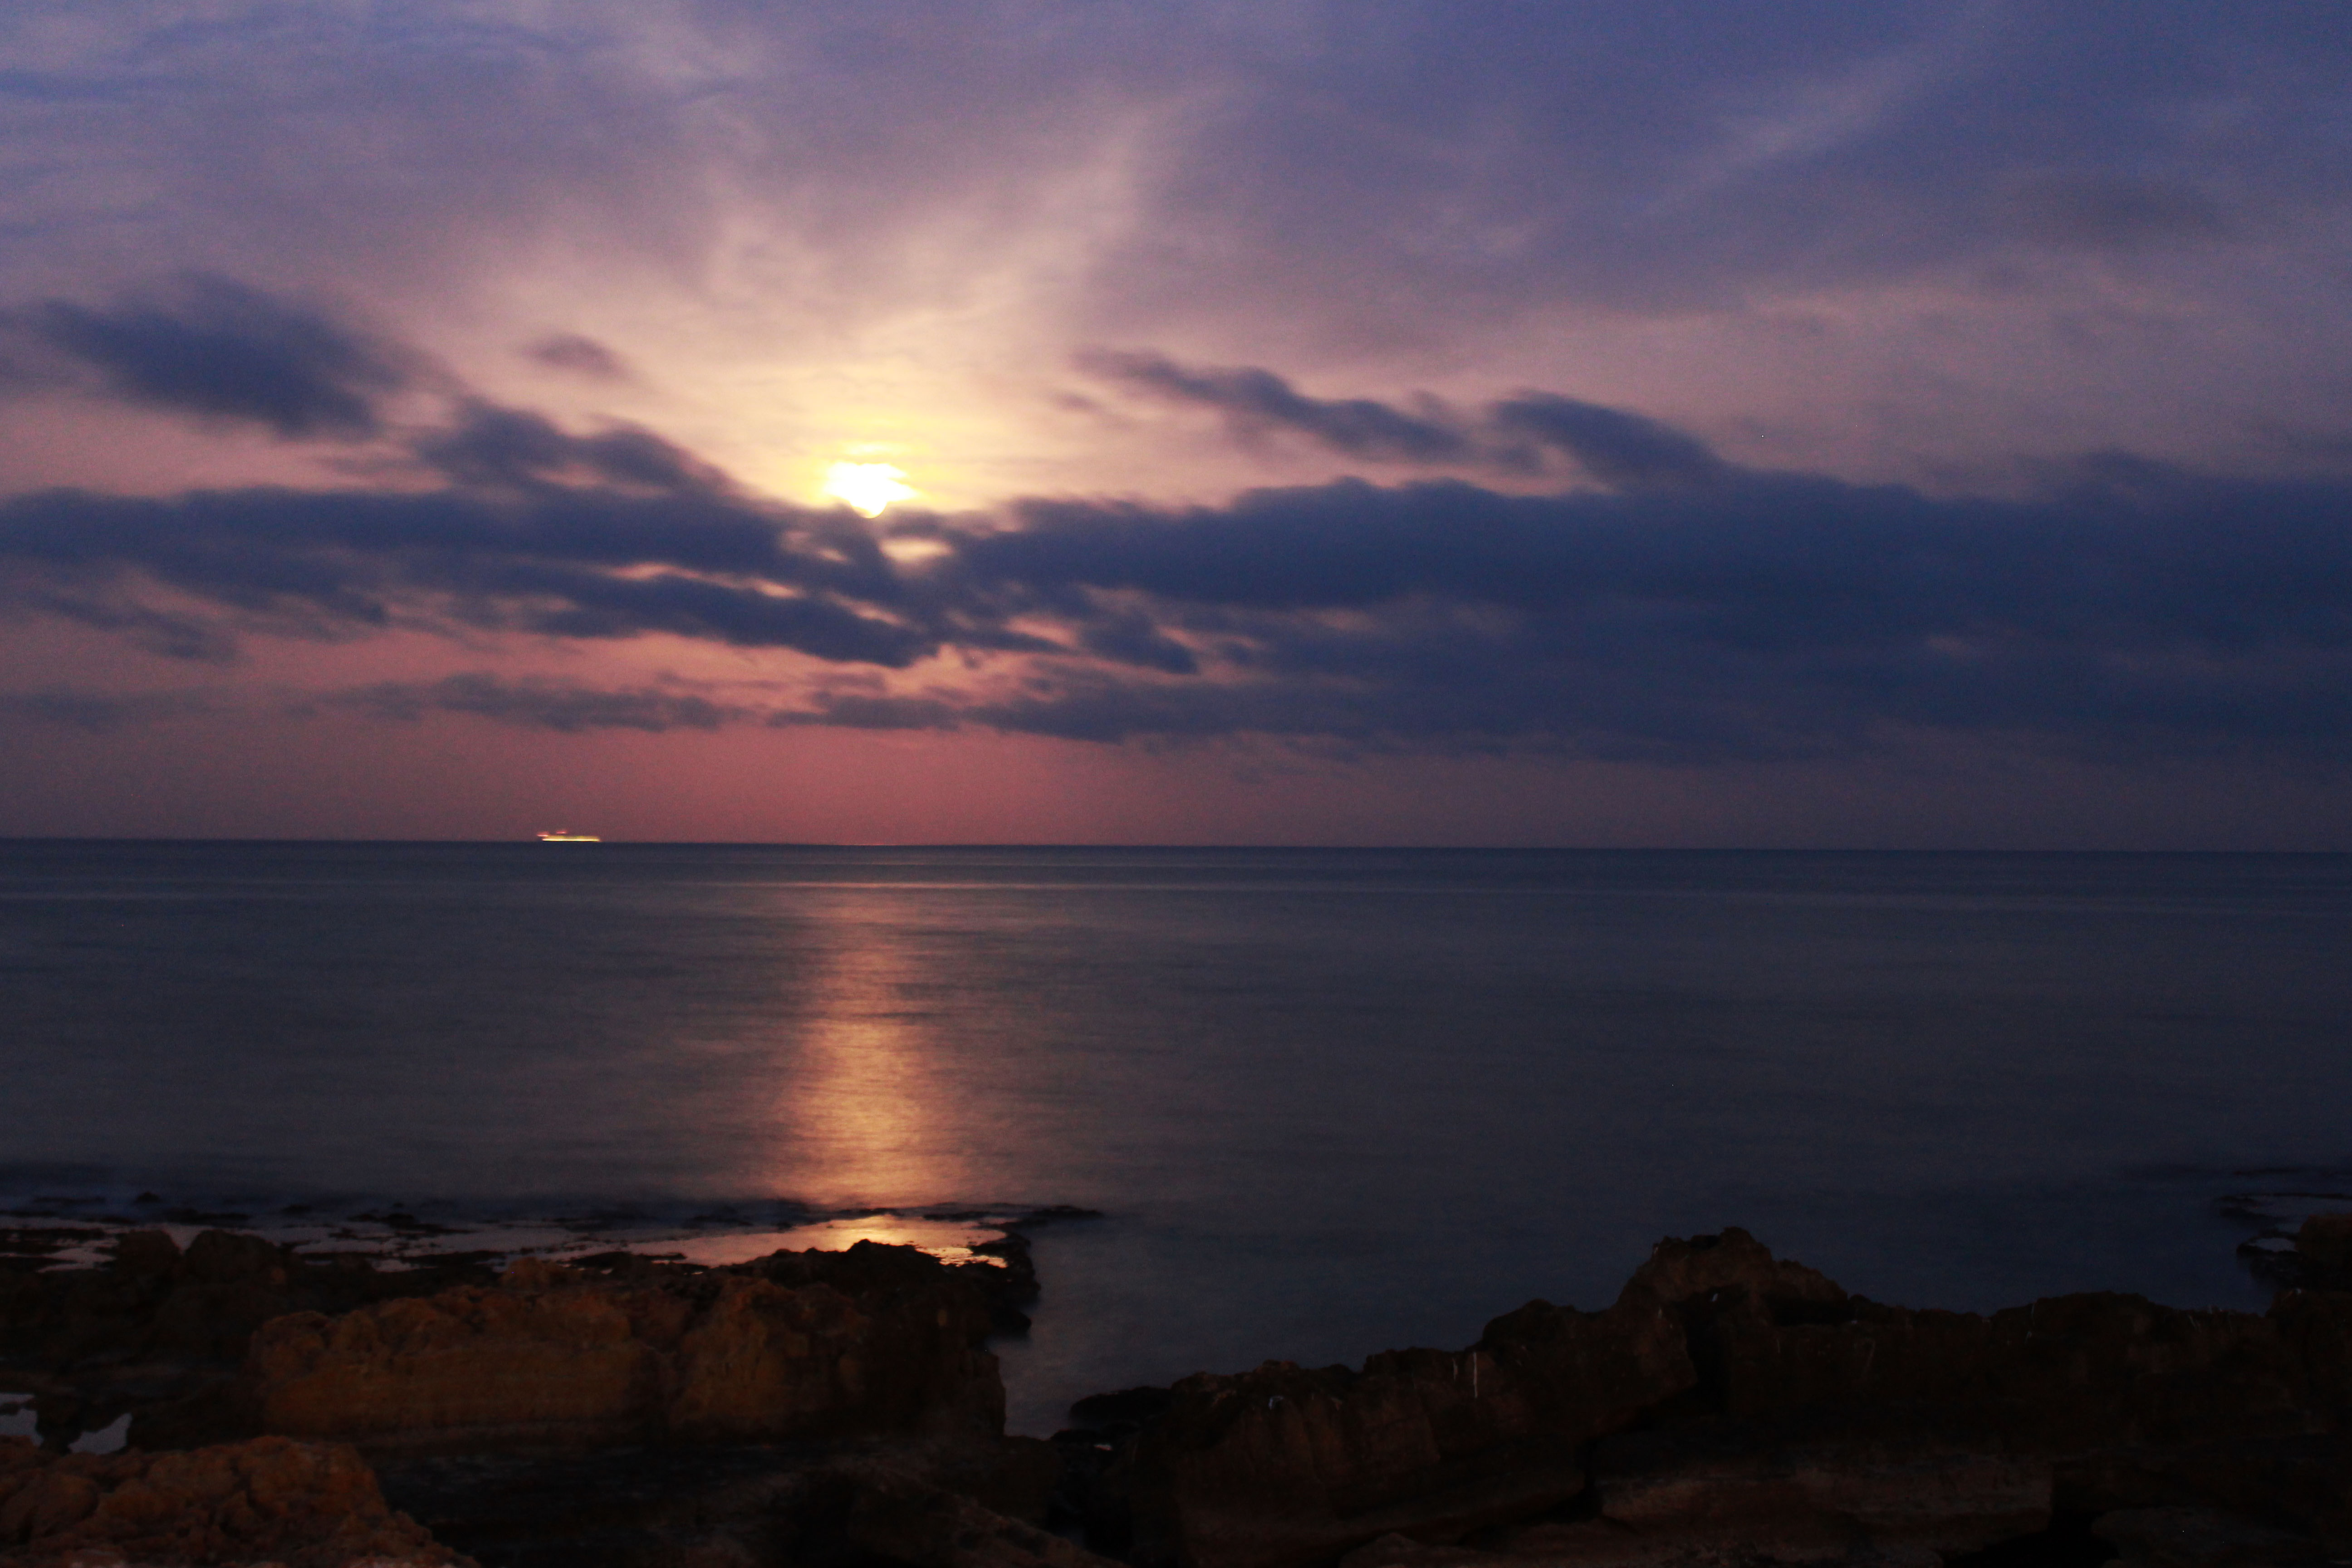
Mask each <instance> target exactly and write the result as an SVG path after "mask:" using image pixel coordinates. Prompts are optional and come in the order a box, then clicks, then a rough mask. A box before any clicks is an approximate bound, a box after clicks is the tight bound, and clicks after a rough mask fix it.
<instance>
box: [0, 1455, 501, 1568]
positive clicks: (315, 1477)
mask: <svg viewBox="0 0 2352 1568" xmlns="http://www.w3.org/2000/svg"><path fill="white" fill-rule="evenodd" d="M126 1559H127V1560H130V1561H132V1562H140V1563H187V1564H209V1563H261V1562H271V1563H280V1564H283V1565H284V1568H347V1565H350V1564H354V1563H361V1562H367V1563H381V1564H385V1565H387V1568H390V1565H393V1564H414V1565H415V1568H447V1565H451V1564H464V1563H467V1559H465V1558H461V1557H458V1556H457V1555H456V1554H455V1553H453V1552H448V1551H446V1549H444V1548H442V1547H441V1546H440V1545H438V1544H437V1543H436V1542H435V1541H434V1540H433V1538H432V1536H430V1535H429V1534H427V1533H426V1532H425V1531H424V1530H422V1529H421V1528H419V1527H418V1526H417V1525H416V1524H415V1522H414V1521H411V1520H409V1519H407V1518H406V1517H404V1516H403V1515H401V1514H396V1513H394V1512H393V1511H392V1510H390V1509H389V1508H387V1507H386V1506H385V1505H384V1501H383V1494H382V1493H381V1492H380V1491H378V1489H377V1488H376V1481H375V1476H374V1474H373V1472H372V1471H371V1470H369V1468H367V1466H366V1464H365V1463H364V1462H363V1461H362V1459H361V1458H360V1457H359V1456H358V1455H357V1454H356V1453H354V1452H352V1450H351V1449H350V1448H348V1447H341V1446H339V1445H318V1444H307V1443H295V1442H289V1440H287V1439H285V1438H283V1437H265V1438H260V1439H257V1440H256V1441H253V1442H249V1443H239V1444H233V1445H228V1446H225V1447H213V1448H198V1449H193V1450H190V1451H188V1452H185V1453H177V1454H142V1453H137V1452H132V1451H126V1452H123V1453H120V1454H109V1455H102V1456H101V1455H93V1454H73V1455H67V1456H63V1457H59V1456H57V1455H52V1454H45V1453H41V1452H39V1451H38V1450H36V1449H34V1448H33V1447H32V1446H31V1445H30V1444H27V1443H25V1442H24V1441H22V1440H21V1439H15V1438H0V1561H5V1562H6V1563H10V1564H12V1565H16V1568H49V1565H52V1564H55V1565H58V1568H64V1565H65V1564H68V1563H97V1562H104V1561H115V1562H121V1561H123V1560H126Z"/></svg>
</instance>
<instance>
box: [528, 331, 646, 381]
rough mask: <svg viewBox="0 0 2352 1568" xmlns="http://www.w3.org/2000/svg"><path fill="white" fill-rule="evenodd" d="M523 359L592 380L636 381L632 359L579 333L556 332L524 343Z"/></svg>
mask: <svg viewBox="0 0 2352 1568" xmlns="http://www.w3.org/2000/svg"><path fill="white" fill-rule="evenodd" d="M522 356H523V358H525V359H527V360H530V362H531V363H534V364H541V365H544V366H546V367H547V368H548V369H550V370H560V371H563V372H565V373H566V374H572V375H577V376H581V377H583V378H585V379H586V380H589V381H634V380H635V379H636V373H635V371H633V370H631V369H630V368H629V362H628V361H627V360H625V359H624V358H622V357H621V355H620V354H618V353H614V351H613V350H612V349H610V348H607V347H606V346H605V345H604V344H603V343H600V342H597V341H596V340H595V339H593V338H583V337H582V336H580V335H579V334H578V333H576V332H557V333H555V334H553V335H552V336H550V337H544V338H541V339H539V340H538V341H537V342H531V343H528V344H525V345H524V347H523V349H522Z"/></svg>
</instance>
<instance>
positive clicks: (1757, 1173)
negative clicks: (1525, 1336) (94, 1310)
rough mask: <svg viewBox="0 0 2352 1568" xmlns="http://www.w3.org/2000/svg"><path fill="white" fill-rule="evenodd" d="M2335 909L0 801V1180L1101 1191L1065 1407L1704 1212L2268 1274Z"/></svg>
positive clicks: (1021, 1352) (1819, 1258)
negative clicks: (284, 820) (378, 837)
mask: <svg viewBox="0 0 2352 1568" xmlns="http://www.w3.org/2000/svg"><path fill="white" fill-rule="evenodd" d="M2347 955H2352V857H2343V856H2308V857H2298V856H2106V855H2102V856H2039V855H2014V856H2011V855H1896V854H1887V855H1872V854H1821V855H1806V854H1785V853H1771V854H1736V853H1719V852H1692V853H1643V852H1592V853H1583V852H1522V851H1510V852H1464V851H1416V852H1397V851H1346V850H1318V851H1261V850H1215V851H1211V850H1091V849H1085V850H1076V849H1073V850H1029V849H1014V850H1006V849H945V850H941V849H797V848H772V847H674V846H627V845H601V846H563V847H550V846H541V845H537V844H530V845H519V846H490V845H448V846H432V845H426V846H416V845H235V844H202V845H189V844H183V845H157V844H86V843H55V842H51V843H16V844H8V845H0V995H5V1015H0V1023H5V1030H6V1033H5V1047H0V1052H4V1053H5V1054H0V1065H5V1074H6V1081H7V1083H8V1086H9V1093H8V1095H7V1105H8V1109H7V1111H6V1114H5V1121H0V1193H13V1194H19V1197H20V1199H21V1200H25V1201H20V1202H19V1203H18V1204H17V1205H16V1206H19V1207H22V1206H28V1204H29V1200H31V1199H34V1198H38V1199H41V1200H44V1201H43V1202H42V1203H41V1204H38V1205H29V1206H39V1207H46V1208H47V1209H48V1210H49V1211H50V1212H57V1213H63V1212H85V1213H94V1212H109V1213H112V1212H121V1213H125V1214H128V1213H130V1212H131V1210H130V1209H128V1208H127V1207H126V1205H128V1204H129V1202H130V1200H131V1197H132V1196H133V1195H134V1194H138V1193H140V1192H141V1191H142V1189H143V1190H148V1191H152V1193H154V1194H158V1195H160V1196H161V1197H162V1198H163V1199H164V1200H165V1203H166V1204H167V1205H174V1206H178V1207H180V1208H181V1209H182V1210H183V1211H184V1212H186V1211H199V1212H232V1213H247V1214H250V1215H256V1216H257V1217H258V1216H275V1215H277V1211H278V1210H279V1209H281V1208H283V1207H285V1206H286V1205H292V1204H307V1205H312V1206H313V1208H314V1210H315V1211H316V1212H318V1213H320V1214H339V1215H340V1214H347V1213H352V1212H361V1211H362V1210H369V1207H370V1205H379V1206H380V1205H384V1204H388V1203H399V1204H404V1205H412V1206H415V1205H423V1206H422V1207H421V1208H419V1209H418V1212H420V1213H426V1212H430V1213H432V1214H438V1215H444V1216H448V1215H458V1214H460V1213H463V1214H467V1215H475V1216H477V1217H479V1216H483V1215H498V1216H504V1217H506V1218H509V1219H516V1218H521V1217H526V1216H533V1217H546V1216H553V1217H557V1218H564V1219H571V1220H578V1219H580V1218H582V1217H583V1216H593V1215H598V1214H602V1215H604V1216H606V1218H607V1219H615V1218H617V1219H620V1220H629V1216H630V1215H635V1219H634V1220H632V1221H630V1223H652V1224H681V1223H684V1222H685V1221H687V1220H689V1219H692V1218H695V1217H696V1216H701V1217H702V1219H703V1221H704V1225H703V1227H702V1228H703V1229H704V1230H705V1231H709V1232H712V1233H718V1232H724V1231H727V1230H729V1229H730V1228H731V1229H733V1230H737V1231H741V1232H745V1233H749V1232H755V1231H762V1230H774V1229H778V1228H782V1227H784V1226H791V1225H796V1224H802V1223H807V1222H810V1221H812V1220H823V1219H824V1217H825V1216H826V1215H828V1214H833V1213H837V1212H840V1211H849V1210H855V1209H858V1208H861V1207H868V1206H872V1207H892V1208H898V1209H903V1210H906V1211H908V1213H921V1212H925V1211H927V1210H928V1211H934V1212H936V1211H938V1210H940V1209H942V1208H951V1207H965V1206H979V1207H987V1206H1003V1207H1014V1206H1035V1205H1050V1204H1071V1205H1085V1206H1088V1207H1093V1208H1097V1209H1101V1210H1103V1211H1105V1212H1106V1217H1105V1218H1103V1219H1101V1220H1097V1221H1080V1222H1071V1223H1066V1224H1061V1225H1056V1226H1048V1227H1045V1228H1041V1229H1039V1230H1038V1231H1037V1232H1036V1243H1037V1250H1038V1262H1039V1266H1040V1268H1041V1270H1042V1272H1043V1274H1044V1277H1045V1287H1046V1290H1047V1295H1046V1298H1045V1302H1044V1303H1043V1304H1042V1307H1041V1310H1040V1312H1039V1316H1038V1322H1037V1327H1036V1330H1035V1331H1034V1333H1033V1334H1032V1336H1031V1337H1030V1339H1029V1340H1028V1341H1026V1342H1015V1343H1012V1344H1008V1345H1005V1346H1003V1347H1001V1349H1002V1351H1003V1354H1004V1355H1005V1358H1006V1368H1007V1374H1008V1378H1009V1380H1010V1381H1011V1383H1012V1384H1013V1393H1014V1405H1015V1424H1016V1426H1018V1427H1021V1428H1023V1429H1028V1430H1038V1431H1043V1430H1050V1429H1051V1428H1052V1427H1053V1426H1055V1425H1056V1424H1057V1422H1058V1418H1059V1414H1060V1408H1061V1407H1062V1406H1063V1405H1066V1403H1067V1402H1068V1400H1069V1399H1070V1398H1071V1397H1074V1396H1075V1395H1077V1394H1084V1393H1089V1392H1095V1391H1097V1390H1100V1389H1103V1388H1108V1387H1115V1386H1122V1385H1125V1384H1134V1383H1139V1382H1147V1381H1159V1380H1162V1379H1165V1378H1167V1377H1169V1376H1172V1375H1176V1374H1179V1373H1183V1372H1186V1371H1191V1370H1195V1369H1198V1368H1202V1367H1221V1368H1229V1367H1233V1366H1237V1365H1246V1364H1249V1363H1255V1361H1257V1360H1259V1359H1262V1358H1264V1357H1267V1356H1279V1357H1285V1358H1289V1359H1299V1360H1309V1361H1317V1360H1337V1359H1354V1358H1357V1357H1360V1356H1361V1355H1362V1354H1364V1353H1366V1352H1370V1351H1373V1350H1378V1349H1381V1348H1384V1347H1386V1346H1388V1345H1391V1344H1400V1343H1409V1342H1438V1343H1461V1342H1465V1341H1467V1340H1468V1339H1470V1338H1472V1337H1474V1336H1475V1334H1476V1332H1477V1331H1478V1330H1479V1328H1480V1326H1481V1325H1482V1324H1483V1322H1484V1321H1485V1320H1486V1318H1488V1317H1491V1316H1494V1315H1496V1314H1497V1313H1499V1312H1501V1311H1504V1310H1507V1309H1509V1308H1511V1307H1514V1306H1516V1305H1517V1304H1518V1303H1519V1302H1520V1301H1522V1300H1526V1299H1527V1298H1528V1297H1530V1296H1535V1295H1542V1296H1547V1297H1549V1298H1550V1299H1553V1300H1572V1301H1575V1302H1576V1303H1578V1304H1580V1305H1584V1306H1595V1305H1600V1304H1601V1303H1603V1302H1604V1301H1605V1300H1608V1299H1609V1298H1611V1297H1612V1296H1613V1294H1614V1292H1615V1289H1616V1288H1617V1286H1618V1285H1619V1284H1620V1283H1621V1282H1622V1279H1623V1277H1624V1275H1625V1274H1626V1272H1627V1271H1628V1270H1629V1269H1631V1268H1632V1267H1633V1265H1634V1264H1635V1263H1636V1262H1638V1261H1639V1260H1640V1258H1642V1257H1643V1255H1644V1254H1645V1253H1646V1251H1647V1248H1648V1246H1649V1243H1650V1242H1651V1241H1652V1240H1654V1239H1655V1238H1656V1237H1659V1236H1661V1235H1665V1234H1687V1233H1689V1232H1692V1231H1695V1230H1703V1229H1713V1228H1717V1227H1719V1226H1722V1225H1724V1224H1726V1223H1735V1224H1744V1225H1746V1226H1748V1227H1749V1228H1750V1229H1752V1230H1754V1231H1756V1232H1757V1233H1758V1234H1759V1236H1761V1237H1764V1238H1765V1239H1766V1240H1767V1241H1768V1242H1769V1243H1771V1244H1772V1245H1773V1246H1774V1247H1776V1248H1778V1249H1779V1250H1780V1251H1782V1252H1784V1253H1788V1254H1791V1255H1794V1256H1796V1257H1800V1258H1804V1259H1805V1260H1806V1261H1808V1262H1811V1263H1812V1264H1814V1265H1816V1266H1817V1267H1820V1268H1824V1269H1825V1270H1827V1271H1828V1272H1830V1273H1831V1274H1832V1275H1833V1276H1834V1277H1836V1278H1838V1279H1841V1280H1842V1281H1843V1283H1845V1284H1846V1285H1848V1286H1849V1287H1850V1288H1852V1289H1858V1290H1862V1291H1864V1292H1866V1293H1868V1294H1871V1295H1873V1296H1876V1297H1879V1298H1881V1299H1885V1300H1905V1301H1910V1302H1916V1303H1932V1304H1937V1305H1947V1306H1965V1307H1982V1306H1991V1305H1998V1304H2002V1303H2005V1302H2009V1301H2012V1300H2024V1299H2028V1298H2030V1297H2032V1296H2033V1295H2036V1294H2041V1293H2046V1292H2049V1291H2053V1290H2060V1289H2081V1288H2091V1287H2113V1288H2118V1289H2137V1290H2140V1291H2144V1292H2146V1293H2147V1294H2149V1295H2152V1296H2155V1297H2158V1298H2159V1299H2162V1300H2172V1301H2175V1302H2179V1303H2181V1304H2188V1305H2209V1304H2252V1303H2254V1302H2257V1301H2259V1300H2260V1299H2261V1295H2260V1292H2259V1291H2258V1290H2257V1289H2256V1288H2255V1287H2254V1285H2253V1284H2252V1282H2251V1281H2250V1280H2249V1279H2247V1277H2246V1276H2245V1275H2244V1274H2243V1273H2242V1270H2241V1269H2240V1268H2239V1267H2238V1265H2237V1264H2236V1262H2235V1260H2234V1258H2233V1257H2232V1247H2234V1245H2235V1244H2236V1243H2237V1242H2238V1241H2239V1240H2241V1239H2243V1238H2244V1237H2246V1236H2247V1235H2249V1234H2251V1231H2252V1228H2256V1227H2257V1226H2258V1217H2257V1218H2254V1219H2250V1218H2249V1217H2247V1216H2246V1215H2244V1214H2242V1213H2230V1212H2220V1211H2217V1209H2216V1207H2215V1204H2216V1200H2217V1199H2221V1198H2222V1197H2224V1196H2225V1195H2227V1194H2233V1193H2242V1192H2250V1191H2255V1192H2263V1193H2273V1194H2279V1193H2293V1192H2314V1193H2326V1192H2332V1191H2334V1190H2336V1188H2337V1187H2338V1186H2343V1187H2345V1188H2346V1189H2347V1191H2352V1174H2347V1173H2346V1172H2345V1170H2344V1166H2345V1164H2346V1163H2347V1158H2352V1129H2347V1125H2346V1121H2345V1118H2344V1116H2343V1112H2342V1108H2343V1106H2344V1105H2345V1104H2347V1092H2346V1091H2347V1089H2352V1049H2347V1047H2352V963H2347ZM76 1199H84V1200H89V1201H88V1202H87V1203H85V1204H83V1205H81V1206H80V1208H79V1210H77V1209H76V1208H75V1206H74V1204H73V1200H76ZM2268 1201H2270V1202H2271V1204H2272V1206H2273V1208H2277V1209H2281V1210H2282V1211H2283V1210H2284V1209H2287V1208H2292V1207H2293V1206H2294V1205H2297V1204H2304V1205H2312V1204H2320V1205H2322V1206H2324V1203H2325V1200H2319V1199H2296V1198H2285V1197H2281V1198H2276V1199H2273V1200H2268ZM726 1205H733V1217H732V1220H731V1221H730V1219H729V1218H728V1216H727V1215H724V1214H721V1213H719V1212H718V1211H719V1210H720V1209H722V1208H724V1207H725V1206H726ZM371 1212H373V1211H371ZM279 1217H280V1218H281V1221H282V1222H286V1223H290V1220H285V1218H284V1216H279Z"/></svg>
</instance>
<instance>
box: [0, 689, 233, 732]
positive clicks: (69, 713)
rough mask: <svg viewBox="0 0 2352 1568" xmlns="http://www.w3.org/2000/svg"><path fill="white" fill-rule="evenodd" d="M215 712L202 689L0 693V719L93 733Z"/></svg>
mask: <svg viewBox="0 0 2352 1568" xmlns="http://www.w3.org/2000/svg"><path fill="white" fill-rule="evenodd" d="M218 708H219V702H218V700H217V699H216V698H215V695H214V694H213V693H210V692H205V691H142V692H133V693H128V694H126V693H122V692H106V691H86V690H72V689H49V690H46V691H0V721H16V722H19V723H31V724H46V725H55V726H57V727H58V728H60V729H68V730H84V731H89V732H91V733H93V734H110V733H112V732H113V731H118V730H125V729H130V728H131V727H133V726H136V725H142V724H152V723H155V722H157V721H161V720H165V719H181V718H186V717H188V716H190V715H192V714H204V713H211V712H215V711H216V710H218Z"/></svg>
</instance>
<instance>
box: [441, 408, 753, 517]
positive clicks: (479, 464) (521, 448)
mask: <svg viewBox="0 0 2352 1568" xmlns="http://www.w3.org/2000/svg"><path fill="white" fill-rule="evenodd" d="M411 449H412V450H413V451H414V452H415V454H416V456H417V457H418V458H422V459H423V460H424V461H425V463H426V464H427V465H429V466H430V467H432V468H437V469H439V470H440V471H441V472H442V473H443V474H445V475H446V476H447V477H448V478H450V479H455V480H457V482H459V483H460V484H465V485H470V486H477V487H485V488H493V487H521V488H539V487H544V486H549V485H564V484H572V485H577V484H589V485H606V486H612V487H614V488H617V489H630V490H654V491H662V492H667V493H670V494H677V495H688V494H694V493H698V492H699V493H703V494H718V493H722V492H725V491H726V490H728V489H731V488H732V486H731V483H730V480H729V479H728V478H727V476H726V475H725V474H723V473H721V472H720V471H719V469H718V468H715V467H713V466H711V465H710V464H708V463H705V462H702V461H701V460H700V459H698V458H696V457H695V456H694V455H693V454H692V453H690V452H688V451H687V450H685V449H684V448H683V447H678V446H677V445H676V444H675V443H673V442H670V441H667V440H665V439H664V438H663V437H660V436H657V435H656V434H655V433H654V432H652V431H650V430H647V429H645V428H643V427H642V426H635V425H614V426H608V427H607V428H605V429H604V430H600V431H598V432H596V433H594V434H593V435H589V436H574V435H572V434H569V433H567V432H566V431H563V430H562V429H560V428H558V427H557V426H556V425H555V424H554V422H553V421H551V420H550V419H548V418H547V417H546V416H544V415H541V414H537V413H534V412H532V411H530V410H529V409H521V408H505V407H500V406H499V405H496V404H492V403H487V402H483V401H482V400H480V399H478V398H467V399H465V400H464V401H462V402H461V403H460V405H459V406H458V408H457V412H456V416H455V417H454V418H453V419H452V421H451V422H450V424H449V425H448V426H446V427H444V428H438V429H433V430H428V431H425V433H423V434H422V435H420V436H418V437H415V439H414V440H413V441H412V443H411Z"/></svg>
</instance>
